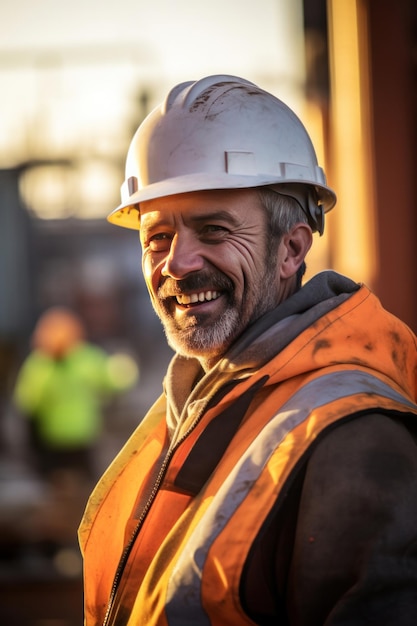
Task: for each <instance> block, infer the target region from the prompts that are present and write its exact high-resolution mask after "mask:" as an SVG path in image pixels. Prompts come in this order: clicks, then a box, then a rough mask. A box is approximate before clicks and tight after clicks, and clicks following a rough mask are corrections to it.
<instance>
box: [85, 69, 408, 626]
mask: <svg viewBox="0 0 417 626" xmlns="http://www.w3.org/2000/svg"><path fill="white" fill-rule="evenodd" d="M335 202H336V198H335V194H334V192H333V191H332V190H331V189H330V188H329V187H328V186H327V184H326V180H325V176H324V173H323V171H322V170H321V168H320V167H319V166H318V164H317V159H316V156H315V152H314V149H313V146H312V144H311V141H310V138H309V136H308V134H307V132H306V130H305V128H304V127H303V125H302V124H301V122H300V120H299V119H298V118H297V117H296V116H295V114H294V113H293V112H292V111H291V110H290V109H289V108H288V107H287V106H286V105H285V104H284V103H282V102H281V101H280V100H278V99H277V98H275V97H274V96H273V95H271V94H269V93H268V92H265V91H264V90H262V89H260V88H259V87H257V86H256V85H254V84H252V83H250V82H248V81H246V80H244V79H241V78H237V77H232V76H211V77H206V78H204V79H202V80H200V81H197V82H188V83H183V84H181V85H178V86H176V87H174V88H173V89H172V90H171V91H170V93H169V94H168V96H167V98H166V100H165V102H164V103H162V104H161V106H160V107H157V108H156V109H155V110H154V111H153V112H152V113H151V114H150V115H149V116H148V117H147V118H146V119H145V121H144V122H143V123H142V125H141V126H140V128H139V129H138V131H137V133H136V135H135V136H134V138H133V140H132V143H131V146H130V149H129V153H128V157H127V163H126V182H125V184H124V187H123V189H122V203H121V205H120V206H119V207H118V208H117V209H116V210H115V211H114V212H113V213H112V214H111V216H110V217H109V219H110V221H112V222H113V223H115V224H119V225H121V226H125V227H128V228H134V229H137V230H139V234H140V241H141V245H142V251H143V258H142V267H143V272H144V276H145V280H146V284H147V287H148V290H149V293H150V296H151V300H152V303H153V306H154V308H155V311H156V312H157V314H158V316H159V317H160V319H161V321H162V323H163V325H164V329H165V332H166V335H167V339H168V342H169V344H170V345H171V347H173V348H174V350H175V351H176V354H175V356H174V357H173V359H172V361H171V363H170V365H169V368H168V371H167V374H166V377H165V380H164V389H163V394H162V395H161V397H160V398H159V399H158V400H157V401H156V403H155V405H154V406H153V407H152V408H151V409H150V411H149V413H148V414H147V416H146V417H145V418H144V419H143V421H142V422H141V423H140V425H139V426H138V428H137V430H136V431H135V432H134V433H133V435H132V437H131V438H130V439H129V441H128V442H127V444H126V446H125V447H124V448H123V450H122V451H121V452H120V454H119V455H118V456H117V458H116V459H115V461H114V463H113V464H112V465H111V466H110V468H109V469H108V470H107V472H106V473H105V474H104V476H103V478H102V479H101V481H100V482H99V483H98V485H97V487H96V489H95V491H94V492H93V494H92V496H91V498H90V501H89V503H88V505H87V510H86V514H85V517H84V519H83V522H82V524H81V527H80V531H79V536H80V543H81V548H82V551H83V555H84V572H85V574H84V575H85V621H86V626H97V625H98V624H104V625H105V626H109V625H114V626H116V625H117V626H133V625H134V626H139V625H146V626H153V625H161V626H162V625H169V626H184V625H185V624H190V625H191V624H192V625H193V626H200V625H201V626H203V625H204V626H206V625H208V624H213V625H219V626H220V625H221V626H226V625H228V624H229V625H233V626H240V625H242V626H243V625H249V624H262V625H266V624H289V625H292V626H293V625H294V626H295V625H297V626H313V625H314V626H318V625H321V626H322V625H324V624H326V626H330V625H331V626H336V625H341V624H343V625H344V626H346V625H352V626H353V625H355V626H358V625H360V624H384V625H385V626H387V625H392V626H394V625H395V626H398V625H400V626H406V625H407V626H408V625H410V626H411V624H414V621H415V615H416V614H417V594H416V589H417V551H416V546H417V525H416V519H417V489H416V481H417V454H416V453H417V448H416V425H417V421H416V420H417V406H416V372H417V351H416V337H415V336H414V335H413V333H412V332H411V330H410V329H409V328H407V327H406V326H405V325H404V324H403V323H402V322H401V321H400V320H398V319H397V318H395V317H393V316H392V315H390V314H389V313H388V312H386V311H385V310H384V309H383V308H382V307H381V305H380V303H379V301H378V299H377V298H376V297H375V296H374V295H373V294H372V293H371V292H370V291H369V289H368V288H367V287H366V286H364V285H360V284H356V283H354V282H352V281H351V280H350V279H348V278H346V277H343V276H340V275H338V274H336V273H335V272H330V271H329V272H323V273H321V274H319V275H317V276H316V277H314V278H312V279H311V280H310V281H308V282H307V283H306V284H305V285H303V286H301V282H302V274H303V272H304V268H305V257H306V255H307V253H308V251H309V249H310V246H311V244H312V232H313V231H318V232H319V233H322V232H323V228H324V213H325V212H326V211H328V210H330V209H331V208H332V207H333V206H334V204H335ZM369 320H372V324H371V325H370V324H369ZM103 546H105V547H106V548H105V550H103Z"/></svg>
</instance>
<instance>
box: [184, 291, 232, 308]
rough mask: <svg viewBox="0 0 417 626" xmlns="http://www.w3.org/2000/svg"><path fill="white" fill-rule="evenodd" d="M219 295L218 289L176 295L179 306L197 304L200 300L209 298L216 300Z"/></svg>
mask: <svg viewBox="0 0 417 626" xmlns="http://www.w3.org/2000/svg"><path fill="white" fill-rule="evenodd" d="M220 296H221V292H220V291H214V290H209V291H200V292H196V293H190V294H181V295H177V296H176V300H177V302H178V304H180V305H181V306H189V305H190V304H197V303H201V302H210V301H211V300H217V298H219V297H220Z"/></svg>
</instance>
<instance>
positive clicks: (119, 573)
mask: <svg viewBox="0 0 417 626" xmlns="http://www.w3.org/2000/svg"><path fill="white" fill-rule="evenodd" d="M207 408H208V406H206V407H204V409H203V411H202V412H201V414H200V415H198V416H197V417H196V419H195V420H194V422H193V423H192V424H191V425H190V426H189V428H188V430H187V431H186V432H185V433H184V434H183V436H182V437H181V438H180V439H178V441H177V442H176V444H175V445H174V446H172V448H170V449H169V450H168V451H167V453H166V456H165V458H164V461H163V463H162V465H161V469H160V470H159V473H158V476H157V477H156V479H155V483H154V486H153V489H152V491H151V493H150V495H149V497H148V500H147V501H146V504H145V506H144V507H143V509H142V513H141V515H140V517H139V519H138V523H137V525H136V527H135V529H134V531H133V533H132V536H131V538H130V540H129V541H128V543H127V544H126V546H125V549H124V550H123V553H122V556H121V557H120V561H119V565H118V567H117V570H116V573H115V576H114V580H113V585H112V589H111V593H110V597H109V602H108V604H107V610H106V614H105V616H104V620H103V626H110V622H109V619H110V614H111V610H112V608H113V605H114V601H115V599H116V594H117V590H118V588H119V584H120V580H121V577H122V575H123V571H124V568H125V566H126V563H127V560H128V558H129V555H130V552H131V550H132V547H133V545H134V543H135V541H136V538H137V536H138V534H139V532H140V529H141V528H142V526H143V524H144V522H145V519H146V516H147V515H148V513H149V510H150V508H151V506H152V504H153V501H154V500H155V497H156V495H157V493H158V491H159V488H160V486H161V484H162V481H163V479H164V476H165V474H166V471H167V469H168V465H169V463H170V461H171V459H172V457H173V455H174V453H175V452H176V451H177V449H178V448H179V446H180V445H181V444H182V443H183V441H185V439H187V437H188V436H189V435H190V434H191V433H192V431H193V430H194V428H195V427H196V426H197V425H198V423H199V422H200V420H201V419H202V417H203V415H204V412H205V411H206V410H207Z"/></svg>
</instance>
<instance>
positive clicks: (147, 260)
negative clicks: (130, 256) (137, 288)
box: [142, 253, 160, 295]
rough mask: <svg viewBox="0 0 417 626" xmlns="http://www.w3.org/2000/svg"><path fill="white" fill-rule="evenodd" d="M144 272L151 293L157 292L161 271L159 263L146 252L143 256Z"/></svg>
mask: <svg viewBox="0 0 417 626" xmlns="http://www.w3.org/2000/svg"><path fill="white" fill-rule="evenodd" d="M142 273H143V277H144V279H145V283H146V286H147V288H148V291H149V293H150V294H151V295H152V294H154V293H156V292H157V289H158V285H159V277H160V271H159V268H158V265H157V264H156V263H155V262H154V260H153V259H152V258H151V257H150V256H149V255H147V254H146V253H145V254H143V256H142Z"/></svg>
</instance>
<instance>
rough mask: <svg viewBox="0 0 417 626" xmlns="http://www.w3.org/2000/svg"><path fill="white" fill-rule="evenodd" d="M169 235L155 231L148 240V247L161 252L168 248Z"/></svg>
mask: <svg viewBox="0 0 417 626" xmlns="http://www.w3.org/2000/svg"><path fill="white" fill-rule="evenodd" d="M170 242H171V236H170V235H169V234H168V233H157V234H156V235H152V237H150V238H149V240H148V246H149V248H150V249H151V250H152V251H154V252H161V251H163V250H166V249H167V248H169V246H170Z"/></svg>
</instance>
